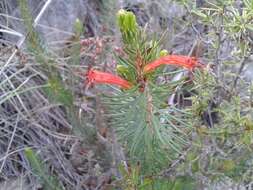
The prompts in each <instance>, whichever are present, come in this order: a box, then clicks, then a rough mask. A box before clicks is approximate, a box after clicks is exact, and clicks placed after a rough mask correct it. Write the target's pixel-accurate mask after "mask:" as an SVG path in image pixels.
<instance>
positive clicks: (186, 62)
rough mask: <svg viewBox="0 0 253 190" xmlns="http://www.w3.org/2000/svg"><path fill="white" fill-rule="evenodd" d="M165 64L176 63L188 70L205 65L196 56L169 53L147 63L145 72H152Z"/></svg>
mask: <svg viewBox="0 0 253 190" xmlns="http://www.w3.org/2000/svg"><path fill="white" fill-rule="evenodd" d="M163 64H167V65H175V66H179V67H183V68H185V69H188V70H193V69H194V68H195V67H203V65H202V64H201V63H200V62H199V61H198V60H197V58H196V57H189V56H184V55H167V56H163V57H161V58H159V59H156V60H155V61H152V62H151V63H149V64H147V65H146V66H145V67H144V72H145V73H148V72H151V71H153V70H155V69H156V68H157V67H159V66H160V65H163Z"/></svg>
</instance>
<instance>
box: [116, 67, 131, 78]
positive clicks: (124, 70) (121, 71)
mask: <svg viewBox="0 0 253 190" xmlns="http://www.w3.org/2000/svg"><path fill="white" fill-rule="evenodd" d="M116 70H117V73H118V74H119V75H121V76H123V77H124V76H125V75H126V74H127V73H128V67H127V66H124V65H117V67H116Z"/></svg>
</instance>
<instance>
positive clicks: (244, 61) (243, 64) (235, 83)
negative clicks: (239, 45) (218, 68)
mask: <svg viewBox="0 0 253 190" xmlns="http://www.w3.org/2000/svg"><path fill="white" fill-rule="evenodd" d="M248 58H249V57H248V56H244V57H243V59H242V60H241V62H240V67H239V70H238V71H237V74H236V77H235V79H234V82H233V85H232V87H231V90H230V92H231V94H232V92H233V90H234V89H235V88H236V85H237V82H238V80H239V78H240V75H241V73H242V71H243V69H244V67H245V65H246V62H247V60H248Z"/></svg>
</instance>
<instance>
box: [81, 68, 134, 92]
mask: <svg viewBox="0 0 253 190" xmlns="http://www.w3.org/2000/svg"><path fill="white" fill-rule="evenodd" d="M86 77H87V82H88V84H92V83H97V84H113V85H118V86H120V87H121V88H123V89H130V88H131V87H132V84H131V83H130V82H128V81H126V80H124V79H122V78H120V77H119V76H116V75H113V74H110V73H106V72H101V71H97V70H94V69H90V70H89V71H88V72H87V74H86Z"/></svg>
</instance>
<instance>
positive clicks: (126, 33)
mask: <svg viewBox="0 0 253 190" xmlns="http://www.w3.org/2000/svg"><path fill="white" fill-rule="evenodd" d="M117 22H118V26H119V28H120V31H121V33H122V36H123V38H124V39H125V40H127V41H128V42H130V41H131V40H132V39H133V38H134V37H135V36H136V32H137V26H138V25H137V22H136V18H135V15H134V14H133V13H132V12H129V11H126V10H124V9H120V10H119V11H118V13H117Z"/></svg>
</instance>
